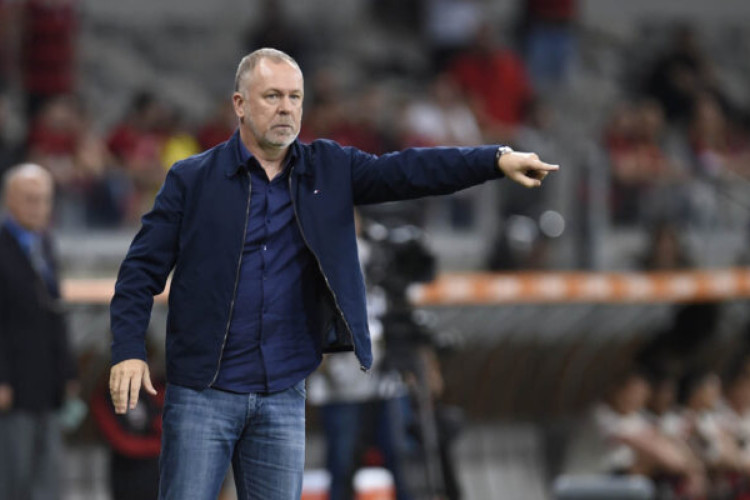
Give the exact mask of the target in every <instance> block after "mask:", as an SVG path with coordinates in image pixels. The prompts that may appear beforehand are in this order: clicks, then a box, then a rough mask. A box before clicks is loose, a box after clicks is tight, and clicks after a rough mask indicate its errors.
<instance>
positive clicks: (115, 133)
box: [107, 92, 169, 222]
mask: <svg viewBox="0 0 750 500" xmlns="http://www.w3.org/2000/svg"><path fill="white" fill-rule="evenodd" d="M168 118H169V113H168V110H167V108H166V107H165V106H164V105H163V104H162V103H161V102H160V101H158V100H157V99H156V97H154V96H153V95H152V94H150V93H148V92H141V93H139V94H137V95H136V96H135V97H134V99H133V101H132V102H131V105H130V108H129V110H128V112H127V115H126V116H125V118H124V119H123V120H122V121H121V122H120V123H119V124H117V125H116V126H115V127H114V129H113V130H112V132H111V133H110V135H109V138H108V139H107V144H108V146H109V149H110V151H112V153H113V154H114V156H115V159H116V160H117V162H118V164H119V166H120V168H121V169H122V170H123V172H124V173H125V174H126V175H127V178H128V179H129V181H130V183H131V185H132V190H131V191H130V193H129V195H128V198H129V199H128V201H127V204H126V208H125V220H126V221H128V222H134V221H136V220H137V219H138V218H139V217H140V215H141V214H142V213H144V212H145V211H146V210H147V209H148V207H149V206H150V205H151V202H152V201H153V199H154V196H155V195H156V192H157V190H158V189H159V186H160V185H161V183H162V182H163V181H164V177H165V175H166V168H168V166H167V167H165V166H164V165H163V164H162V158H161V154H162V148H163V145H164V141H165V136H166V134H167V124H168Z"/></svg>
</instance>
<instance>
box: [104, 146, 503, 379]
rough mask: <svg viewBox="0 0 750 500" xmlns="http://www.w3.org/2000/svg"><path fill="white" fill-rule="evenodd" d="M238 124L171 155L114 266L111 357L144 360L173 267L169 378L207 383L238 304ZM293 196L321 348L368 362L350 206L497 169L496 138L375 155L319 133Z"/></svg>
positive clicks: (245, 200) (475, 179)
mask: <svg viewBox="0 0 750 500" xmlns="http://www.w3.org/2000/svg"><path fill="white" fill-rule="evenodd" d="M239 140H240V139H239V133H238V132H235V134H234V135H233V136H232V138H231V139H229V141H227V142H225V143H223V144H220V145H218V146H216V147H214V148H213V149H210V150H208V151H206V152H204V153H201V154H199V155H196V156H192V157H190V158H188V159H186V160H183V161H180V162H177V163H176V164H175V165H174V166H173V167H172V168H171V169H170V170H169V173H168V174H167V178H166V180H165V181H164V185H163V186H162V188H161V190H160V191H159V194H158V195H157V197H156V201H155V202H154V207H153V209H152V210H151V211H150V212H149V213H147V214H146V215H144V216H143V219H142V227H141V229H140V231H139V232H138V234H137V235H136V236H135V239H134V240H133V243H132V244H131V246H130V249H129V251H128V254H127V256H126V257H125V260H124V261H123V263H122V266H121V267H120V272H119V275H118V278H117V283H116V285H115V295H114V297H113V299H112V303H111V307H110V314H111V327H112V335H113V343H112V362H113V364H115V363H118V362H120V361H123V360H126V359H133V358H138V359H144V360H145V359H146V352H145V345H144V344H145V343H144V336H145V332H146V328H147V326H148V323H149V319H150V315H151V307H152V305H153V296H154V295H156V294H159V293H161V292H162V291H163V289H164V286H165V283H166V281H167V277H168V275H169V273H170V271H172V269H174V275H173V277H172V284H171V288H170V293H169V315H168V318H167V341H166V343H167V345H166V359H167V379H168V381H169V382H170V383H174V384H179V385H185V386H189V387H197V388H203V387H207V386H210V385H211V384H212V382H213V381H214V380H215V378H216V375H217V374H218V369H219V362H220V359H221V355H222V349H223V347H224V342H225V340H226V336H227V332H228V328H229V321H230V318H231V316H232V310H233V308H234V299H235V293H236V290H237V280H238V277H239V268H240V261H241V258H242V249H243V245H244V242H245V237H244V232H245V228H246V227H247V223H246V222H247V217H248V212H249V206H250V196H251V193H250V179H249V174H248V173H247V170H246V167H245V166H244V165H243V164H242V160H241V158H240V155H239V148H238V142H237V141H239ZM291 148H292V151H291V154H292V170H291V172H290V175H289V183H290V194H291V197H292V202H293V204H294V208H295V214H296V217H297V221H298V223H299V227H300V231H301V233H302V237H303V238H304V240H305V243H306V244H307V246H308V247H309V249H310V251H311V252H312V253H313V255H314V257H315V259H316V260H317V263H318V268H319V271H320V281H319V289H320V293H319V295H318V297H317V300H318V301H319V302H320V308H321V314H320V318H321V324H320V330H319V331H320V340H321V345H322V350H323V352H335V351H351V350H354V351H355V353H356V355H357V357H358V359H359V361H360V364H361V365H362V367H363V368H364V369H368V368H369V367H370V365H371V364H372V353H371V349H370V337H369V332H368V329H367V314H366V310H365V288H364V281H363V279H362V274H361V272H360V267H359V261H358V257H357V244H356V238H355V233H354V214H353V208H354V206H355V205H360V204H368V203H378V202H385V201H394V200H404V199H411V198H418V197H421V196H427V195H437V194H445V193H451V192H454V191H457V190H460V189H463V188H466V187H469V186H473V185H475V184H479V183H482V182H484V181H486V180H489V179H495V178H498V177H501V176H502V174H501V173H500V171H499V170H498V169H497V167H496V161H495V153H496V151H497V146H485V147H479V148H430V149H409V150H406V151H403V152H400V153H391V154H387V155H383V156H380V157H377V156H374V155H370V154H367V153H363V152H362V151H359V150H357V149H354V148H349V147H341V146H339V145H338V144H336V143H334V142H331V141H327V140H318V141H315V142H313V143H312V144H309V145H306V144H301V143H299V142H295V143H294V144H293V145H292V146H291Z"/></svg>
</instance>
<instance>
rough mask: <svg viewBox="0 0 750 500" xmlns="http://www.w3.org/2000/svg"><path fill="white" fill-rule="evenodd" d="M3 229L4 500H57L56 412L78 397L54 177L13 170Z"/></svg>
mask: <svg viewBox="0 0 750 500" xmlns="http://www.w3.org/2000/svg"><path fill="white" fill-rule="evenodd" d="M4 181H5V182H4V185H3V196H4V200H5V206H6V209H7V216H6V217H5V219H4V220H3V222H2V225H1V226H0V499H3V500H5V499H21V498H24V499H26V498H34V499H55V498H59V496H60V495H59V486H60V485H59V472H60V467H61V465H62V461H61V458H62V456H61V455H62V438H61V429H60V423H59V422H58V417H57V411H56V410H57V409H58V408H59V407H60V406H61V403H62V402H63V399H64V397H65V395H66V392H67V393H68V395H71V393H73V392H75V391H76V384H75V382H74V381H73V376H74V370H73V363H72V360H71V357H70V350H69V347H68V343H67V339H66V329H65V323H64V318H63V316H62V313H61V309H60V307H59V298H60V293H59V289H58V280H57V269H56V266H55V261H54V259H53V256H52V252H51V245H50V240H49V236H48V234H47V233H46V228H47V225H48V223H49V218H50V212H51V210H52V196H53V182H52V177H51V176H50V174H49V173H48V172H47V171H46V170H45V169H44V168H42V167H40V166H38V165H34V164H28V163H27V164H22V165H18V166H15V167H12V168H11V169H9V170H8V171H7V172H6V174H5V176H4Z"/></svg>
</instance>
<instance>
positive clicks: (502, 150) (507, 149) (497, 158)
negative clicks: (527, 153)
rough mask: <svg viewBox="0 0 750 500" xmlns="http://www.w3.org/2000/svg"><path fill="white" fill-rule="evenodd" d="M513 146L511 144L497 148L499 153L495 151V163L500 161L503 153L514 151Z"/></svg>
mask: <svg viewBox="0 0 750 500" xmlns="http://www.w3.org/2000/svg"><path fill="white" fill-rule="evenodd" d="M512 152H513V148H512V147H510V146H500V147H499V148H497V153H495V163H497V164H499V163H500V157H501V156H503V155H507V154H508V153H512Z"/></svg>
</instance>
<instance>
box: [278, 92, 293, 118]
mask: <svg viewBox="0 0 750 500" xmlns="http://www.w3.org/2000/svg"><path fill="white" fill-rule="evenodd" d="M291 112H292V100H291V98H289V96H286V97H282V98H281V102H280V103H279V113H282V114H289V113H291Z"/></svg>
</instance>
